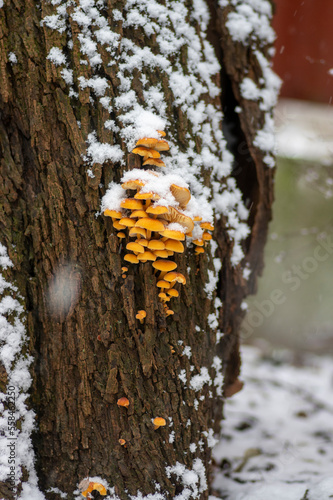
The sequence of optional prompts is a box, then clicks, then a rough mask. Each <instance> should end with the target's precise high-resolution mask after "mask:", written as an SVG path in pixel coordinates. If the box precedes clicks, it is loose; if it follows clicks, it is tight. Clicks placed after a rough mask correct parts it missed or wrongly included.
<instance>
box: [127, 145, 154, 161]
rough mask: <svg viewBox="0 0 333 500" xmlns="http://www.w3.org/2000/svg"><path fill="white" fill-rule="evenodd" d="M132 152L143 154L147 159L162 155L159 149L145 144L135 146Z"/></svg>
mask: <svg viewBox="0 0 333 500" xmlns="http://www.w3.org/2000/svg"><path fill="white" fill-rule="evenodd" d="M132 153H135V154H136V155H140V156H143V157H144V158H145V159H147V158H160V156H161V155H160V153H159V152H158V151H155V149H150V148H145V147H143V146H139V147H137V148H134V149H133V151H132Z"/></svg>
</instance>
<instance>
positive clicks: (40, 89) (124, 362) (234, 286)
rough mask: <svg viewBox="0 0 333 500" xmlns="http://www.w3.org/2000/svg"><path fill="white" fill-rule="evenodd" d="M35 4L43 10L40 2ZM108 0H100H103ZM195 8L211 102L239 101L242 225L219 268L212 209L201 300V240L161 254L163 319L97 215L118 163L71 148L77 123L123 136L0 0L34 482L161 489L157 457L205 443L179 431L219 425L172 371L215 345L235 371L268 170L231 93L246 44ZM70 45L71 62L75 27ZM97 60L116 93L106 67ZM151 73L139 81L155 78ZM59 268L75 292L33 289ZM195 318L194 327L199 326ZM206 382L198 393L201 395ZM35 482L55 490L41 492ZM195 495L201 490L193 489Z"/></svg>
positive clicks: (146, 284) (21, 16)
mask: <svg viewBox="0 0 333 500" xmlns="http://www.w3.org/2000/svg"><path fill="white" fill-rule="evenodd" d="M41 5H42V14H43V15H45V12H46V11H47V12H48V11H49V10H50V6H49V4H46V3H44V2H42V4H41ZM112 6H113V5H112V2H111V1H110V2H109V3H108V9H109V11H110V9H111V8H112ZM117 8H120V7H119V5H118V4H117ZM210 8H211V11H212V18H213V19H214V23H212V26H211V31H210V38H211V41H212V43H213V44H214V46H215V49H216V53H217V56H218V58H219V60H220V61H221V64H222V67H223V71H222V76H221V79H222V83H225V89H228V91H227V90H225V92H226V95H225V94H223V92H224V90H223V92H222V95H221V99H222V105H224V106H225V104H226V99H227V100H228V102H231V101H232V100H234V102H235V103H236V102H237V103H238V104H239V105H241V106H242V108H243V110H244V113H243V114H242V117H241V119H240V121H238V122H237V123H236V129H237V134H238V139H237V140H238V144H241V143H242V141H245V143H246V145H247V150H246V153H245V154H243V155H241V156H239V157H238V159H237V161H238V166H239V167H240V168H239V169H238V173H237V172H236V178H237V182H238V184H239V186H240V188H241V189H242V191H243V193H244V198H249V199H250V200H251V203H252V208H251V215H250V224H251V230H252V231H251V236H250V237H249V238H248V241H247V242H246V245H245V247H244V249H245V252H246V258H245V259H244V262H243V263H242V265H238V266H236V267H235V268H234V267H232V265H231V263H230V255H231V252H232V243H231V241H230V239H229V237H228V235H227V232H226V229H225V220H224V218H221V219H220V221H218V223H217V224H216V230H215V239H216V241H217V242H218V245H219V248H218V251H217V254H218V257H220V258H221V260H222V262H223V267H222V270H221V272H220V276H219V281H218V285H217V290H216V292H215V293H214V295H213V297H212V299H211V300H209V299H208V298H207V296H206V294H205V293H204V292H203V288H204V286H205V283H206V281H207V270H208V269H212V261H211V258H210V256H209V254H208V255H207V254H205V255H204V256H200V257H199V256H195V255H194V253H193V252H187V253H186V254H184V255H181V256H180V257H176V259H175V260H176V262H177V264H178V268H179V270H180V272H183V273H184V274H185V276H186V278H187V285H186V286H185V287H182V289H181V293H180V300H178V301H175V305H174V311H175V314H174V316H173V317H171V318H170V317H169V318H165V316H164V314H163V309H162V307H161V304H159V302H158V300H157V293H156V286H155V276H154V273H153V269H152V267H151V266H150V265H148V264H147V265H146V264H140V266H139V267H137V268H135V269H130V271H129V273H128V274H129V275H128V277H127V278H126V280H124V279H123V278H122V277H121V275H122V272H121V267H122V265H123V260H122V258H123V255H124V251H123V248H120V246H119V241H118V239H117V237H116V235H115V232H114V230H113V229H112V224H111V223H110V220H108V219H107V218H105V217H103V216H100V217H98V218H96V217H95V213H96V211H98V210H99V209H100V200H101V197H102V196H103V194H104V191H105V188H104V187H102V188H100V187H99V185H100V183H102V184H103V185H104V186H107V185H108V183H109V182H110V180H116V181H119V179H120V177H121V174H122V169H121V168H120V166H119V165H117V164H111V163H108V164H105V165H104V166H103V168H102V167H101V165H95V166H94V174H95V178H94V179H91V178H90V177H88V176H87V174H86V170H87V167H86V165H85V164H84V162H83V160H82V155H83V154H84V153H85V151H86V145H85V140H86V138H87V134H88V133H89V132H90V131H91V126H92V124H93V126H94V128H95V129H97V131H98V133H99V137H100V139H101V140H104V141H106V142H109V143H111V144H117V143H119V144H121V146H122V147H123V149H124V151H125V146H124V144H122V142H121V140H120V138H119V137H117V135H116V134H114V133H112V132H110V131H107V130H106V129H103V128H102V121H103V118H104V120H105V117H103V116H102V115H103V113H106V111H105V110H103V108H96V112H95V113H93V112H92V111H91V108H89V107H88V106H87V103H88V102H89V89H86V90H85V91H81V92H80V96H79V101H78V104H77V107H76V109H75V114H74V111H73V108H72V104H71V102H70V99H69V98H68V96H67V95H66V92H65V85H64V83H63V81H62V80H61V79H60V78H59V74H58V72H57V70H56V69H55V68H54V67H53V66H52V65H51V64H50V63H49V62H48V61H47V60H46V55H47V53H48V51H49V49H50V47H52V45H53V44H54V42H55V40H57V41H58V42H59V40H60V41H61V37H62V35H60V34H59V33H56V34H54V33H52V32H50V30H48V29H46V28H43V27H41V26H40V21H41V11H40V10H39V9H38V8H37V4H36V2H34V1H33V0H15V2H13V4H12V5H10V6H9V5H8V6H4V8H3V9H1V11H0V17H1V23H0V26H1V28H0V29H1V35H0V37H1V38H0V43H1V45H0V51H1V54H0V55H1V82H0V99H1V101H0V109H1V120H0V142H1V170H0V197H1V198H0V206H1V211H0V240H1V242H2V243H3V244H5V245H6V247H7V248H8V252H9V255H10V257H11V259H12V261H13V263H14V270H12V271H11V272H9V271H8V276H9V277H11V278H13V279H15V280H16V282H17V284H18V287H19V289H20V291H21V293H22V295H23V296H24V297H25V305H26V311H27V318H28V321H27V325H28V331H29V337H30V350H31V353H32V354H33V355H34V358H35V362H34V365H33V371H32V374H33V380H34V382H33V387H32V391H31V406H32V407H33V408H34V409H35V411H36V414H37V425H38V432H37V433H36V435H35V438H34V444H35V449H36V454H37V459H38V462H37V471H38V474H39V478H40V488H41V490H42V491H44V492H46V490H47V489H48V488H50V487H58V488H60V490H62V491H65V492H68V493H69V495H71V494H72V492H73V490H74V489H75V487H76V484H77V483H78V482H80V480H81V479H82V478H84V477H85V476H94V475H99V476H102V477H104V478H106V479H107V480H108V481H109V483H110V484H111V485H113V486H114V487H115V490H116V493H117V494H118V495H119V497H120V498H124V499H126V498H128V494H132V495H133V494H136V492H137V491H138V490H139V491H141V492H142V493H144V494H148V493H151V492H154V491H155V483H154V482H158V483H159V484H160V485H161V488H162V491H164V492H165V493H166V494H167V495H168V496H169V498H173V497H174V496H175V494H176V493H177V488H176V486H175V482H174V480H173V479H174V478H173V477H171V478H167V477H166V475H165V466H166V465H170V464H175V463H176V462H177V461H180V462H181V463H184V464H185V465H186V467H188V468H192V464H193V460H194V459H195V458H196V457H200V458H201V460H202V461H203V463H204V465H205V467H206V468H207V469H208V468H209V464H210V459H211V450H210V448H209V447H208V446H207V443H206V442H205V444H204V449H203V451H200V450H199V448H198V451H197V453H195V454H187V455H184V451H185V450H188V447H189V444H190V443H193V442H195V443H198V440H200V438H201V437H202V433H203V432H206V431H208V429H209V428H211V427H214V429H215V431H218V430H219V425H220V420H221V418H222V404H223V399H222V398H221V397H217V396H216V393H215V389H214V388H213V387H208V386H207V385H206V386H204V388H203V389H202V391H201V393H200V396H201V395H203V396H204V399H203V402H202V403H200V406H199V409H198V410H197V411H196V410H194V400H195V398H197V396H198V395H197V394H196V393H194V392H193V391H190V390H184V385H183V384H182V383H181V381H180V379H179V376H178V375H179V372H180V370H181V369H185V370H186V373H187V375H188V376H190V374H191V372H190V365H194V367H195V369H194V372H193V373H199V372H200V368H201V367H202V366H207V367H210V366H211V365H212V361H213V358H214V356H215V355H216V354H217V355H218V356H220V358H221V359H222V361H223V363H224V365H223V367H224V375H225V386H226V387H228V386H231V385H232V384H234V382H235V380H236V379H237V377H238V374H239V366H240V358H239V350H238V348H239V341H238V336H237V331H238V328H239V323H240V320H241V318H242V315H243V313H242V311H241V308H240V304H241V302H242V300H243V298H244V296H245V295H246V293H248V292H249V291H250V292H252V291H253V290H254V289H255V280H256V276H257V274H258V272H260V271H261V269H262V250H263V245H264V242H265V239H266V232H267V224H268V221H269V219H270V215H271V212H270V207H271V203H272V174H273V171H272V170H271V169H268V168H267V167H265V166H264V164H263V161H262V154H261V152H260V151H258V150H257V149H255V148H254V147H253V146H252V143H253V137H254V133H255V130H257V124H258V123H260V121H261V120H262V116H261V111H260V110H259V107H258V105H257V103H253V102H251V103H250V102H247V101H244V100H242V98H241V96H240V94H239V82H240V81H241V79H242V77H243V76H244V71H245V68H246V69H247V70H248V69H249V68H250V70H251V71H253V74H254V75H257V77H258V76H259V75H258V71H259V70H258V68H257V66H256V63H255V61H254V59H253V57H252V55H251V50H250V49H248V48H246V47H243V46H242V45H241V44H236V45H235V43H234V42H232V40H231V38H230V35H229V34H228V32H227V31H226V29H225V17H224V13H222V11H221V10H220V9H218V8H217V7H216V5H215V3H214V4H213V2H211V6H210ZM74 31H75V26H74ZM127 36H128V34H127ZM133 36H136V35H133ZM137 36H139V35H137ZM151 43H152V44H153V43H154V42H153V41H151ZM14 49H15V53H16V55H17V58H18V61H19V62H18V64H16V65H10V64H9V62H8V59H7V56H8V51H9V50H14ZM74 54H75V57H76V61H75V63H77V64H78V59H79V55H78V53H77V52H75V40H74ZM104 70H105V72H106V74H107V77H108V79H109V80H110V81H111V83H112V90H113V92H114V95H117V85H118V82H117V78H116V74H115V69H114V68H112V67H111V68H110V67H105V68H104ZM88 75H89V68H88V69H87V76H88ZM151 78H152V83H154V81H153V80H154V78H157V77H156V75H155V76H151ZM162 83H163V82H162ZM164 84H165V86H166V87H167V82H164V83H163V85H164ZM222 87H223V86H222ZM223 88H224V87H223ZM227 92H228V93H227ZM166 94H167V91H166ZM171 104H172V103H170V102H169V103H168V105H169V106H170V110H172V109H173V108H172V105H171ZM225 107H226V106H225ZM171 112H172V113H173V114H176V113H178V116H179V118H178V121H177V123H176V124H175V125H174V127H175V130H177V134H178V138H179V141H180V143H181V142H182V141H183V142H186V139H185V136H184V128H185V124H184V123H183V122H182V117H181V113H180V111H179V110H178V109H177V108H174V109H173V110H172V111H170V117H171ZM225 116H226V120H227V119H228V120H237V117H236V114H235V113H234V114H228V112H226V113H225ZM252 117H254V118H255V120H254V121H253V120H251V118H252ZM78 118H79V119H80V121H81V128H79V127H78V124H77V119H78ZM138 161H139V160H138V157H137V156H134V155H131V154H129V155H128V161H127V165H128V167H127V168H133V166H135V165H137V166H138V164H137V163H136V162H138ZM207 184H209V179H207ZM246 262H249V263H250V264H251V267H252V269H253V272H252V275H251V281H250V285H248V284H247V283H246V281H245V280H244V279H243V277H242V269H243V266H244V264H245V263H246ZM189 268H190V272H188V269H189ZM59 270H62V272H63V273H64V276H66V278H67V279H69V281H70V282H71V284H72V289H71V293H73V297H74V296H76V294H77V296H78V300H77V301H74V302H73V303H72V306H71V307H70V308H69V310H67V309H66V307H65V306H64V307H63V306H62V305H61V298H59V304H60V305H59V307H58V308H57V309H56V310H54V309H52V308H50V306H49V303H48V293H49V287H50V283H52V279H53V278H54V276H55V274H56V273H59ZM216 296H219V297H220V298H221V300H222V302H223V307H222V308H221V311H220V328H221V331H223V332H224V333H225V336H224V337H223V338H222V340H221V342H220V343H219V345H218V346H216V345H215V341H216V332H215V331H214V330H211V329H209V328H207V317H208V315H209V314H210V313H211V312H212V311H213V301H214V298H215V297H216ZM57 303H58V302H57ZM139 309H145V310H146V312H147V318H146V321H145V322H144V324H143V325H140V324H139V323H138V321H137V320H136V318H135V315H136V312H137V311H138V310H139ZM196 325H199V326H200V328H201V331H200V332H199V333H198V332H197V331H196V329H195V326H196ZM98 336H100V339H101V340H98V338H97V337H98ZM179 341H183V342H184V345H189V346H191V348H192V358H191V360H189V359H188V358H187V357H186V356H183V355H182V346H181V345H180V344H179ZM171 347H172V348H173V350H174V351H175V352H172V350H171ZM209 391H212V393H213V397H209V396H208V393H209ZM122 396H126V397H127V398H128V399H129V401H130V406H129V408H128V410H126V409H124V408H118V407H117V404H116V402H117V399H118V398H119V397H122ZM183 402H184V403H185V404H184V403H183ZM155 416H162V417H165V418H166V419H167V418H168V417H172V420H173V427H172V428H161V429H159V430H158V431H154V430H153V426H152V423H151V419H152V418H153V417H155ZM189 420H190V421H191V425H188V421H189ZM171 430H172V431H175V434H176V436H177V438H176V440H175V442H174V443H169V433H170V431H171ZM120 438H123V439H125V440H126V442H127V447H126V448H124V447H121V446H120V445H119V443H118V440H119V439H120ZM2 488H3V490H2ZM5 491H7V490H6V486H5V485H3V486H0V495H1V496H3V495H5V493H3V492H5ZM6 495H7V493H6ZM46 497H47V498H48V499H50V500H53V499H56V498H59V497H58V495H55V494H51V493H48V494H46ZM8 498H10V497H8ZM68 498H69V499H71V498H72V497H71V496H69V497H68ZM201 498H202V499H204V498H208V491H206V492H204V493H203V494H202V496H201Z"/></svg>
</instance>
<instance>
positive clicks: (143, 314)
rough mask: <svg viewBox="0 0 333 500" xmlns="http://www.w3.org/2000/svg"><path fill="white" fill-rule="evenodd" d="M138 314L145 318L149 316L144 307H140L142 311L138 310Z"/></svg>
mask: <svg viewBox="0 0 333 500" xmlns="http://www.w3.org/2000/svg"><path fill="white" fill-rule="evenodd" d="M138 316H141V318H145V317H146V316H147V313H146V311H145V310H144V309H140V311H138V314H137V315H136V318H137V317H138Z"/></svg>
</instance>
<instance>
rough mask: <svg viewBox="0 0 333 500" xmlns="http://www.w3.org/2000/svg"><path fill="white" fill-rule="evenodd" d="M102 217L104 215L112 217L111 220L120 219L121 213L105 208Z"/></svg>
mask: <svg viewBox="0 0 333 500" xmlns="http://www.w3.org/2000/svg"><path fill="white" fill-rule="evenodd" d="M104 215H106V216H107V217H112V218H113V219H121V218H122V216H123V213H122V212H120V211H119V210H109V209H108V208H107V209H106V210H104Z"/></svg>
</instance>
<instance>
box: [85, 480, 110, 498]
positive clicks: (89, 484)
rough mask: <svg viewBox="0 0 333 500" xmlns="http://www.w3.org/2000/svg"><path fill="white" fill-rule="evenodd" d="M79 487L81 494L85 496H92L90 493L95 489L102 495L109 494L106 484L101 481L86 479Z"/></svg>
mask: <svg viewBox="0 0 333 500" xmlns="http://www.w3.org/2000/svg"><path fill="white" fill-rule="evenodd" d="M79 488H80V489H81V495H83V496H84V497H85V498H92V496H91V495H90V493H92V492H93V491H98V492H99V494H100V495H102V496H106V495H107V491H106V488H105V486H103V485H102V484H101V483H95V482H92V481H89V480H88V479H84V480H83V481H81V483H80V485H79ZM82 490H84V491H82Z"/></svg>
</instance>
